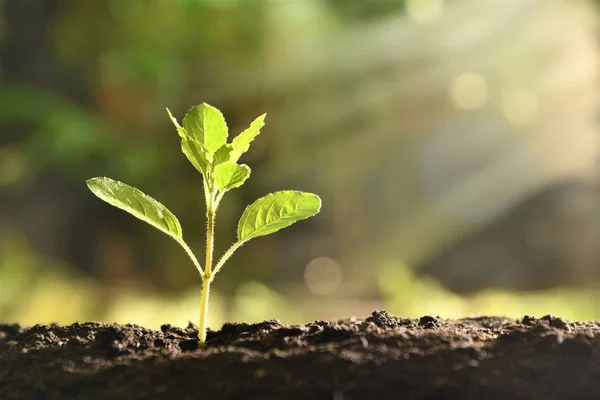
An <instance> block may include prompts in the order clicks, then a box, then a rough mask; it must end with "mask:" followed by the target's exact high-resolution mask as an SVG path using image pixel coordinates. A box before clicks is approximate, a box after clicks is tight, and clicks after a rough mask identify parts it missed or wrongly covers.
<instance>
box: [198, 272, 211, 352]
mask: <svg viewBox="0 0 600 400" xmlns="http://www.w3.org/2000/svg"><path fill="white" fill-rule="evenodd" d="M209 293H210V279H207V278H205V279H204V280H203V281H202V298H201V299H200V324H199V325H198V342H199V344H200V346H201V347H202V346H204V343H205V342H206V328H207V322H208V295H209Z"/></svg>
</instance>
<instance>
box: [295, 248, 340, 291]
mask: <svg viewBox="0 0 600 400" xmlns="http://www.w3.org/2000/svg"><path fill="white" fill-rule="evenodd" d="M342 280H343V270H342V266H341V265H340V264H339V263H338V262H337V261H335V260H333V259H331V258H329V257H318V258H315V259H314V260H312V261H311V262H309V263H308V264H307V265H306V268H305V269H304V283H305V284H306V287H307V288H308V290H310V291H311V292H313V293H315V294H319V295H323V296H325V295H328V294H332V293H333V292H335V291H336V290H337V289H338V288H339V287H340V285H341V284H342Z"/></svg>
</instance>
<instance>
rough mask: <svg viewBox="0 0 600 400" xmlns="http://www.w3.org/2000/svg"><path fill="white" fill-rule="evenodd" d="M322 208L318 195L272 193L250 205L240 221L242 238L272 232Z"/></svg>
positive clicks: (289, 191) (285, 192)
mask: <svg viewBox="0 0 600 400" xmlns="http://www.w3.org/2000/svg"><path fill="white" fill-rule="evenodd" d="M320 209H321V199H320V198H319V196H317V195H316V194H312V193H304V192H298V191H294V190H283V191H281V192H275V193H271V194H268V195H266V196H264V197H261V198H260V199H258V200H256V201H255V202H254V203H252V204H250V205H249V206H248V207H246V210H245V211H244V213H243V214H242V217H241V218H240V222H239V223H238V230H237V235H238V241H239V242H243V241H246V240H250V239H253V238H256V237H259V236H265V235H269V234H271V233H273V232H277V231H278V230H280V229H283V228H286V227H288V226H290V225H292V224H293V223H294V222H296V221H300V220H302V219H306V218H308V217H312V216H313V215H315V214H316V213H318V212H319V210H320Z"/></svg>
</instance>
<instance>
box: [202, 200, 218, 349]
mask: <svg viewBox="0 0 600 400" xmlns="http://www.w3.org/2000/svg"><path fill="white" fill-rule="evenodd" d="M214 199H215V196H214V194H213V193H211V194H210V196H208V199H207V200H208V201H207V203H206V219H207V223H206V259H205V262H204V279H203V282H202V298H201V300H200V322H199V324H198V342H199V344H200V346H203V345H204V342H206V328H207V325H208V296H209V294H210V282H211V279H210V277H211V272H212V271H211V269H212V257H213V248H214V233H215V207H214Z"/></svg>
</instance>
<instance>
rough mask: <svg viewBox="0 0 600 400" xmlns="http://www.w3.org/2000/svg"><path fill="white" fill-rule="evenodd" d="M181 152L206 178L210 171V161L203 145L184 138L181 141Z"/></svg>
mask: <svg viewBox="0 0 600 400" xmlns="http://www.w3.org/2000/svg"><path fill="white" fill-rule="evenodd" d="M181 151H182V152H183V154H185V156H186V157H187V159H188V160H189V161H190V162H191V163H192V165H193V166H194V167H195V168H196V169H197V170H198V171H199V172H200V173H201V174H202V175H203V176H206V173H207V171H208V160H207V159H206V152H205V151H204V149H203V148H202V145H201V144H200V143H198V142H196V141H194V140H191V139H187V138H183V139H181Z"/></svg>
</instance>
